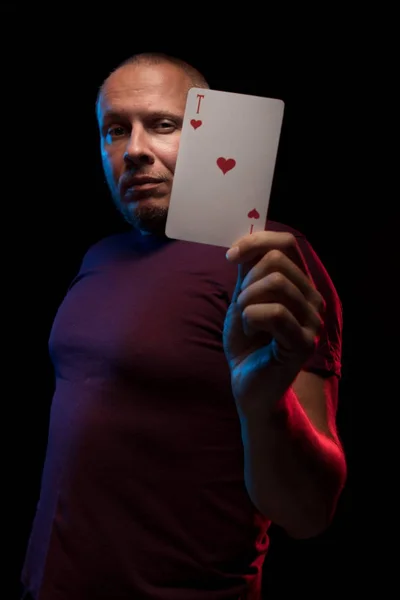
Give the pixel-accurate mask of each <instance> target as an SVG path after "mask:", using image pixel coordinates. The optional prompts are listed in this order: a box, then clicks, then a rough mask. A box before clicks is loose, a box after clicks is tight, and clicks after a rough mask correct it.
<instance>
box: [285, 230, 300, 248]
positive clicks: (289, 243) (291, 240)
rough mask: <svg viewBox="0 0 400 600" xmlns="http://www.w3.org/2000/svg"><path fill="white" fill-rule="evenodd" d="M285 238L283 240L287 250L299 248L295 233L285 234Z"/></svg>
mask: <svg viewBox="0 0 400 600" xmlns="http://www.w3.org/2000/svg"><path fill="white" fill-rule="evenodd" d="M284 236H285V237H284V238H283V240H284V244H285V246H286V247H287V248H295V247H296V246H297V241H296V237H295V236H294V235H293V233H285V234H284Z"/></svg>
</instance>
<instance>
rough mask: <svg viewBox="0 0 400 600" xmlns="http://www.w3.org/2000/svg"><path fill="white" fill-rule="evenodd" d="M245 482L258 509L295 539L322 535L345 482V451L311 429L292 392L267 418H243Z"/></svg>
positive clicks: (257, 415)
mask: <svg viewBox="0 0 400 600" xmlns="http://www.w3.org/2000/svg"><path fill="white" fill-rule="evenodd" d="M240 422H241V429H242V439H243V445H244V459H245V483H246V487H247V490H248V493H249V496H250V498H251V499H252V501H253V503H254V505H255V506H256V507H257V508H258V510H260V512H261V513H263V514H264V515H265V516H266V517H267V518H269V519H271V520H272V521H273V522H274V523H276V524H277V525H280V526H282V527H283V528H284V529H286V531H287V532H288V533H289V534H290V535H292V536H293V537H310V536H313V535H317V534H319V533H320V532H322V531H323V530H324V529H325V528H326V527H327V525H328V524H329V522H330V520H331V518H332V515H333V513H334V510H335V507H336V503H337V500H338V497H339V494H340V492H341V490H342V488H343V485H344V481H345V478H346V463H345V459H344V456H343V451H342V449H341V448H340V447H339V446H338V444H337V443H336V442H335V441H334V440H333V439H329V438H328V437H327V436H326V435H324V434H322V433H319V432H317V431H316V429H315V428H314V427H313V425H312V423H311V422H310V420H309V418H308V417H307V415H306V413H305V412H304V410H303V408H302V407H301V405H300V403H299V402H298V400H297V397H296V396H295V394H294V392H293V391H292V390H289V391H288V392H287V393H286V394H285V396H284V397H283V398H281V400H280V401H279V403H278V404H277V406H276V408H275V410H274V411H273V412H272V413H271V412H269V413H268V414H267V411H263V413H262V414H260V410H258V411H253V412H249V413H246V414H240Z"/></svg>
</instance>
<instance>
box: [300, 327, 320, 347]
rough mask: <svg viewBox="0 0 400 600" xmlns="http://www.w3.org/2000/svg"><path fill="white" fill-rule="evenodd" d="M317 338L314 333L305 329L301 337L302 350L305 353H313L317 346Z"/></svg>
mask: <svg viewBox="0 0 400 600" xmlns="http://www.w3.org/2000/svg"><path fill="white" fill-rule="evenodd" d="M317 339H318V338H317V336H316V335H315V332H314V331H310V330H309V329H306V330H305V331H304V335H303V342H304V348H305V350H306V351H307V352H313V351H314V350H315V347H316V345H317Z"/></svg>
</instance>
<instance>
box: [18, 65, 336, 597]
mask: <svg viewBox="0 0 400 600" xmlns="http://www.w3.org/2000/svg"><path fill="white" fill-rule="evenodd" d="M193 86H201V87H205V86H207V83H206V82H205V81H204V79H203V77H202V76H201V74H199V73H198V72H197V71H196V70H195V69H193V68H192V67H190V66H189V65H186V64H185V63H182V62H181V61H178V60H176V59H172V58H169V57H166V56H163V55H139V56H135V57H134V58H133V59H130V60H129V61H127V62H126V63H124V64H122V65H121V66H119V67H118V68H117V69H116V70H115V71H114V72H113V73H111V74H110V76H109V77H108V78H107V80H106V81H105V82H104V84H103V86H102V88H101V90H100V92H99V97H98V102H97V107H96V109H97V117H98V123H99V132H100V139H101V156H102V161H103V166H104V172H105V175H106V179H107V182H108V185H109V188H110V191H111V195H112V197H113V200H114V202H115V204H116V206H117V207H118V209H119V211H120V212H121V213H122V215H123V216H124V218H125V219H126V220H127V221H128V222H129V223H131V224H132V225H133V227H132V231H129V232H127V233H123V234H118V235H114V236H110V237H109V238H107V239H105V240H102V241H100V242H99V243H97V244H95V245H94V247H92V248H91V249H90V250H89V251H88V253H87V254H86V256H85V257H84V260H83V262H82V265H81V269H80V272H79V273H78V274H77V277H76V278H75V279H74V281H73V282H72V283H71V286H70V288H69V290H68V293H67V295H66V297H65V299H64V302H63V303H62V305H61V307H60V309H59V311H58V314H57V315H56V318H55V321H54V325H53V328H52V331H51V335H50V353H51V357H52V360H53V363H54V368H55V373H56V389H55V394H54V398H53V403H52V409H51V420H50V430H49V440H48V449H47V456H46V461H45V466H44V471H43V477H42V488H41V495H40V501H39V504H38V509H37V514H36V517H35V522H34V525H33V530H32V534H31V538H30V543H29V547H28V551H27V556H26V561H25V565H24V568H23V577H22V578H23V583H24V586H25V588H26V590H27V593H30V594H31V595H32V597H33V598H35V599H36V600H100V599H106V598H107V599H110V600H111V599H112V600H124V599H130V600H131V599H135V600H161V599H163V600H203V599H207V600H228V599H229V600H238V599H239V598H241V599H243V600H244V599H246V600H258V599H259V598H260V589H261V570H262V565H263V561H264V558H265V554H266V552H267V548H268V533H267V532H268V527H269V525H270V523H271V522H273V523H275V524H277V525H278V526H281V527H282V528H284V529H285V530H286V531H287V533H288V534H289V535H291V536H293V537H295V538H306V537H310V536H316V535H318V534H319V533H321V532H322V531H324V530H325V529H326V528H327V527H328V525H329V523H330V522H331V519H332V517H333V515H334V512H335V508H336V503H337V500H338V497H339V495H340V493H341V490H342V489H343V485H344V482H345V479H346V461H345V457H344V453H343V449H342V447H341V444H340V441H339V439H338V434H337V430H336V423H335V415H336V408H337V402H338V380H339V377H340V360H341V331H342V318H341V310H340V302H339V299H338V296H337V294H336V291H335V289H334V286H333V284H332V282H331V280H330V278H329V276H328V274H327V273H326V270H325V269H324V267H323V265H322V264H321V262H320V260H319V259H318V257H317V256H316V254H315V252H314V251H313V249H312V248H311V246H310V245H309V244H308V242H307V241H306V240H305V238H304V236H302V235H301V234H300V233H298V232H295V231H293V230H291V229H290V228H288V227H285V226H283V225H280V224H278V223H273V222H269V223H268V226H267V228H266V231H265V232H260V233H257V234H253V235H249V236H246V237H244V238H243V239H241V240H238V241H237V243H235V244H234V245H233V246H232V248H231V249H230V250H229V252H228V255H227V257H226V256H225V253H224V251H223V250H222V249H221V248H217V247H210V246H206V245H202V244H190V243H185V242H180V241H172V240H168V239H167V238H166V237H165V235H164V228H165V221H166V217H167V212H168V205H169V197H170V192H171V185H172V181H173V176H174V169H175V163H176V158H177V152H178V146H179V138H180V131H181V126H182V120H183V114H184V108H185V101H186V94H187V92H188V90H189V89H190V87H193Z"/></svg>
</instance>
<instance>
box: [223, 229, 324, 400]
mask: <svg viewBox="0 0 400 600" xmlns="http://www.w3.org/2000/svg"><path fill="white" fill-rule="evenodd" d="M227 258H228V260H230V261H231V262H234V263H237V264H238V279H237V285H236V289H235V292H234V295H233V298H232V302H231V305H230V307H229V309H228V313H227V315H226V319H225V326H224V349H225V354H226V357H227V360H228V363H229V367H230V370H231V374H232V390H233V394H234V397H235V399H236V402H237V404H238V407H242V408H245V407H246V406H247V404H252V405H255V404H257V405H258V404H259V403H260V402H262V403H268V402H269V399H270V402H271V403H274V402H275V401H277V400H278V399H279V397H280V395H282V394H283V393H284V392H285V391H286V390H287V389H288V387H289V386H290V385H291V383H292V382H293V380H294V379H295V377H296V376H297V374H298V373H299V372H300V370H301V367H302V365H303V364H304V363H305V361H306V360H307V359H308V358H309V357H310V355H311V354H312V353H313V352H314V349H315V347H316V343H317V341H318V334H319V331H320V328H321V325H322V323H323V321H322V316H323V311H324V305H325V303H324V300H323V298H322V296H321V294H320V293H319V292H318V290H317V289H316V288H315V285H314V283H313V281H312V279H311V276H310V274H309V272H308V269H307V265H306V264H305V261H304V259H303V256H302V254H301V251H300V249H299V246H298V244H297V241H296V238H295V237H294V236H293V235H292V234H290V233H278V232H272V231H262V232H258V233H254V234H251V235H247V236H245V237H243V238H241V239H240V240H238V241H237V242H236V243H235V244H234V245H233V246H232V248H231V249H230V250H229V251H228V253H227Z"/></svg>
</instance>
